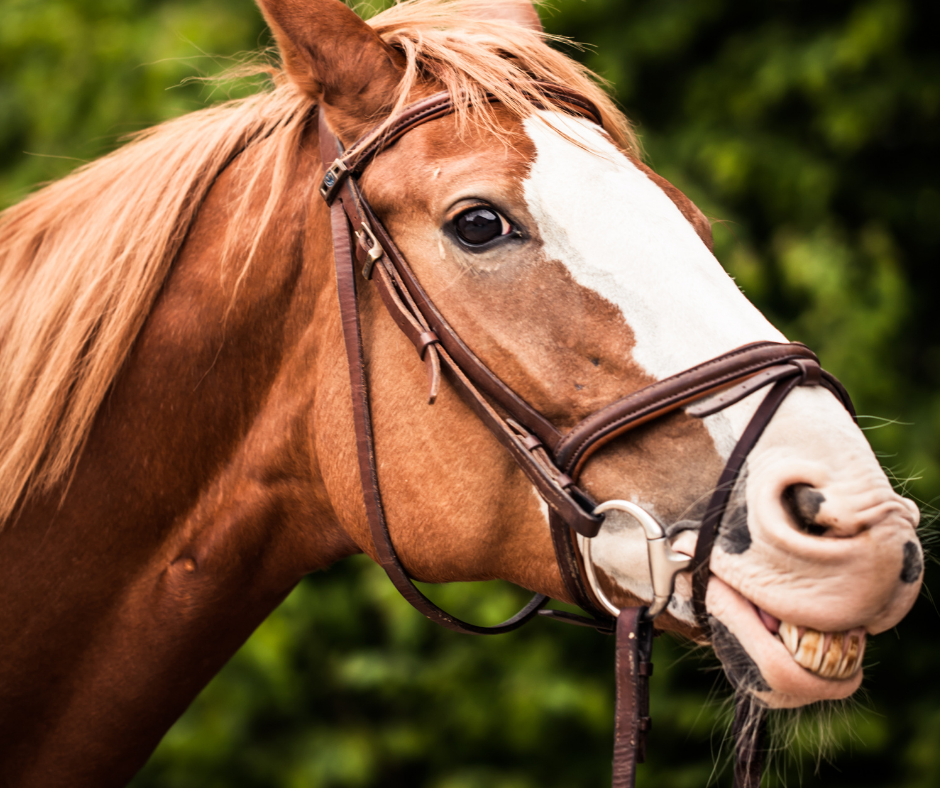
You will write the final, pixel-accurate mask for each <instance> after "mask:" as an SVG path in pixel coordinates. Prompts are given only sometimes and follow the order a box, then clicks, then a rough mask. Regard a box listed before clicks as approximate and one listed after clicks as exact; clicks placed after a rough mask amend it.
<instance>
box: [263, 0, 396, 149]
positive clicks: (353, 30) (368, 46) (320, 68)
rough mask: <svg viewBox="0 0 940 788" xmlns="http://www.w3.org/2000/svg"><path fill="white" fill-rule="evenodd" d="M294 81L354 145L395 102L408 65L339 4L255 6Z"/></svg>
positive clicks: (312, 0)
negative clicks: (272, 36)
mask: <svg viewBox="0 0 940 788" xmlns="http://www.w3.org/2000/svg"><path fill="white" fill-rule="evenodd" d="M257 2H258V5H259V6H260V8H261V12H262V13H263V14H264V18H265V20H266V21H267V23H268V25H269V26H270V27H271V30H272V31H273V33H274V38H275V39H276V40H277V45H278V49H279V50H280V53H281V59H282V60H283V62H284V69H285V71H286V72H287V75H288V76H289V77H290V79H291V81H292V82H294V84H296V85H297V86H298V87H299V88H300V89H301V90H303V91H304V92H305V93H307V95H309V96H311V97H313V98H317V99H319V100H320V101H321V102H322V103H323V104H324V105H325V106H326V107H327V108H328V109H327V112H328V117H329V118H330V121H331V125H332V126H333V127H334V129H335V130H336V131H337V133H338V134H339V135H340V136H341V137H344V138H345V137H348V139H346V140H345V141H346V142H349V141H351V139H355V138H356V137H358V136H359V134H360V133H361V132H363V131H365V130H366V129H368V128H370V127H371V126H372V125H374V123H375V122H376V121H377V120H378V119H379V118H380V117H381V116H382V115H383V110H385V111H387V110H388V108H389V107H390V106H391V104H392V103H393V102H394V100H395V94H396V88H397V86H398V83H399V82H400V81H401V76H402V72H403V69H404V59H403V57H402V56H401V55H400V54H399V53H398V52H396V51H394V50H393V49H392V48H391V47H389V46H388V45H387V44H385V42H384V41H382V39H381V38H379V36H378V35H377V34H376V33H375V31H374V30H373V29H372V28H371V27H369V25H367V24H366V23H365V22H364V21H363V20H362V19H360V18H359V17H358V16H357V15H356V13H355V12H354V11H353V10H352V9H350V8H349V7H348V6H346V5H345V4H344V3H342V2H340V0H257Z"/></svg>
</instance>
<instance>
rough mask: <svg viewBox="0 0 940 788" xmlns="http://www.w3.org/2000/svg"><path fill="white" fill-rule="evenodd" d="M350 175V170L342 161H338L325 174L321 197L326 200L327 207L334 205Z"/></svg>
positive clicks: (321, 182) (321, 183)
mask: <svg viewBox="0 0 940 788" xmlns="http://www.w3.org/2000/svg"><path fill="white" fill-rule="evenodd" d="M348 173H349V168H348V167H347V166H346V162H345V161H343V160H342V159H336V160H335V161H334V162H333V163H332V164H331V165H330V166H329V168H328V169H327V171H326V172H325V173H323V180H322V181H320V196H321V197H322V198H323V199H324V200H326V204H327V205H332V203H333V199H334V198H335V197H336V192H338V191H339V188H340V186H342V185H343V181H344V180H345V178H346V175H347V174H348Z"/></svg>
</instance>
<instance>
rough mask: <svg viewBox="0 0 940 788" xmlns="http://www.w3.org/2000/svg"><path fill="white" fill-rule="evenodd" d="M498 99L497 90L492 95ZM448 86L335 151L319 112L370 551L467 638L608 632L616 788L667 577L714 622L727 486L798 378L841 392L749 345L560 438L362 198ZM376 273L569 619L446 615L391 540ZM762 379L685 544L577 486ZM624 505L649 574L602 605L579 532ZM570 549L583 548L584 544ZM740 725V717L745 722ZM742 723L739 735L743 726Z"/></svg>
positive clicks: (529, 610) (628, 780) (774, 348)
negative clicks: (377, 407) (641, 443)
mask: <svg viewBox="0 0 940 788" xmlns="http://www.w3.org/2000/svg"><path fill="white" fill-rule="evenodd" d="M529 93H530V97H531V98H532V100H533V102H534V103H536V104H537V105H541V106H545V107H546V108H552V109H559V108H563V109H565V110H566V111H569V112H571V113H573V114H576V115H580V116H581V117H584V118H587V119H588V120H591V121H593V122H595V123H597V124H598V125H599V126H601V127H602V128H603V122H602V118H601V115H600V113H599V112H598V110H597V108H596V107H595V106H594V104H593V103H592V102H590V101H589V100H587V99H586V98H584V97H583V96H581V95H579V94H577V93H575V92H573V91H571V90H569V89H567V88H565V87H562V86H560V85H554V84H548V83H542V82H532V83H531V84H530V86H529ZM491 100H492V101H495V99H491ZM455 107H456V104H455V101H454V99H453V97H452V96H451V95H450V94H449V93H438V94H435V95H433V96H430V97H429V98H426V99H424V100H422V101H419V102H417V103H415V104H412V105H410V106H409V107H407V108H406V109H404V110H403V111H402V112H401V113H400V114H399V115H397V116H396V117H395V118H393V119H392V120H391V121H389V122H387V123H384V124H382V126H381V127H379V129H378V130H376V131H373V132H370V133H369V134H366V135H365V136H364V137H362V138H361V139H360V140H359V141H358V142H356V143H354V144H353V146H352V147H351V148H350V149H349V151H346V150H344V148H343V146H342V144H341V142H340V141H339V139H338V138H337V137H336V136H335V135H334V134H333V132H332V131H331V130H330V128H329V126H328V125H327V123H326V119H325V116H324V113H323V110H322V109H320V110H319V140H320V153H321V157H322V159H323V169H324V176H323V180H322V183H321V187H320V193H321V196H322V197H323V199H324V200H325V201H326V203H327V205H329V207H330V222H331V226H332V235H333V253H334V258H335V264H336V283H337V290H338V296H339V306H340V316H341V320H342V327H343V337H344V342H345V347H346V356H347V361H348V365H349V375H350V384H351V389H352V402H353V416H354V421H355V429H356V449H357V455H358V463H359V473H360V477H361V483H362V489H363V495H364V498H365V505H366V512H367V515H368V519H369V526H370V529H371V534H372V539H373V543H374V545H375V549H376V553H377V555H378V559H379V562H380V563H381V565H382V567H383V568H384V569H385V571H386V573H387V574H388V576H389V578H390V579H391V581H392V583H393V584H394V585H395V587H396V588H397V589H398V591H399V592H400V593H401V594H402V596H404V597H405V599H407V600H408V602H410V603H411V604H412V605H413V606H414V607H415V608H417V609H418V610H419V611H420V612H421V613H423V614H424V615H425V616H427V617H428V618H430V619H431V620H432V621H435V622H436V623H438V624H440V625H442V626H445V627H447V628H448V629H453V630H455V631H457V632H463V633H469V634H477V635H482V634H487V635H489V634H499V633H503V632H510V631H512V630H514V629H517V628H518V627H520V626H522V625H523V624H525V623H526V622H527V621H529V620H531V619H532V618H533V617H535V616H536V615H537V614H540V613H541V614H542V615H546V616H549V617H552V618H556V619H560V620H563V621H566V622H568V623H574V624H580V625H583V626H590V627H594V628H596V629H598V630H600V631H604V632H616V636H617V646H616V663H617V668H616V670H617V708H616V717H615V741H614V770H613V786H614V788H632V787H633V785H634V780H635V770H636V764H637V763H642V762H643V760H644V756H645V737H646V731H647V730H648V729H649V727H650V718H649V711H648V706H649V690H648V678H649V676H650V675H651V674H652V663H651V661H650V660H651V652H652V637H653V625H652V620H653V618H654V617H655V616H656V615H658V614H659V613H660V612H662V610H664V609H665V607H666V605H667V604H668V602H669V599H670V598H671V595H672V590H673V584H674V581H675V576H676V574H677V573H678V572H681V571H688V570H691V572H692V586H693V609H694V612H695V617H696V620H697V622H698V624H699V625H700V626H701V627H702V628H703V629H704V631H705V632H706V633H708V632H709V622H708V616H707V612H706V609H705V591H706V588H707V585H708V578H709V568H708V565H709V558H710V555H711V550H712V546H713V545H714V542H715V539H716V537H717V534H718V528H719V525H720V523H721V519H722V516H723V515H724V512H725V508H726V507H727V504H728V500H729V498H730V495H731V491H732V488H733V487H734V484H735V481H736V480H737V478H738V475H739V473H740V471H741V468H742V466H743V464H744V461H745V459H746V458H747V455H748V453H749V452H750V450H751V449H752V448H753V446H754V444H755V443H756V442H757V440H758V438H760V436H761V433H762V432H763V430H764V428H765V427H766V425H767V423H768V422H769V421H770V419H771V418H772V416H773V415H774V413H775V412H776V410H777V408H778V407H779V406H780V404H781V403H782V402H783V400H784V399H785V398H786V396H787V395H788V394H789V393H790V392H791V391H792V390H793V389H794V388H796V387H797V386H819V385H821V386H824V387H825V388H827V389H829V390H830V391H831V392H832V393H833V394H834V395H835V396H836V397H837V398H838V399H839V400H840V401H841V402H842V403H843V405H844V406H845V407H846V408H847V409H848V411H849V412H850V413H851V414H852V415H853V417H854V415H855V412H854V409H853V407H852V403H851V400H850V399H849V396H848V394H847V393H846V391H845V389H844V388H843V387H842V385H841V384H840V383H839V381H838V380H836V379H835V378H834V377H833V376H832V375H830V374H829V373H828V372H826V371H825V370H823V369H821V367H820V365H819V361H818V359H817V358H816V356H815V354H814V353H813V352H812V351H811V350H809V348H807V347H806V346H805V345H802V344H799V343H792V344H784V343H776V342H757V343H753V344H750V345H745V346H743V347H740V348H737V349H735V350H732V351H731V352H729V353H724V354H722V355H720V356H717V357H716V358H713V359H711V360H710V361H706V362H705V363H703V364H699V365H697V366H695V367H692V368H690V369H687V370H685V371H683V372H680V373H678V374H676V375H673V376H671V377H668V378H665V379H663V380H660V381H658V382H656V383H653V384H651V385H649V386H646V387H644V388H641V389H639V390H637V391H633V392H630V393H628V394H626V395H625V396H623V397H621V398H620V399H618V400H616V401H615V402H612V403H610V404H609V405H607V406H606V407H604V408H602V409H600V410H598V411H596V412H594V413H592V414H591V415H590V416H588V417H587V418H585V419H583V420H582V421H581V422H580V423H578V424H577V425H575V427H574V428H572V429H571V430H570V431H568V432H567V433H564V434H563V433H561V432H560V431H559V430H558V429H557V428H556V427H555V426H554V425H553V424H552V423H551V422H550V421H549V420H548V419H546V418H545V417H544V416H543V415H542V414H541V413H539V412H538V411H536V410H535V409H534V408H533V407H532V406H531V405H529V404H528V403H527V402H526V401H525V400H524V399H522V398H521V397H519V396H518V395H517V394H516V393H515V392H514V391H513V390H512V389H510V388H509V387H507V386H506V385H505V384H504V383H503V382H502V381H501V380H500V379H499V378H498V377H497V376H496V375H495V374H494V373H493V372H492V371H491V370H490V369H488V368H487V366H486V365H485V364H484V363H483V362H482V361H481V360H480V359H479V358H478V357H477V356H476V355H475V354H474V353H473V351H472V350H471V349H470V348H469V347H468V346H467V345H466V344H465V343H464V342H463V341H462V340H461V339H460V337H459V336H458V335H457V333H456V332H455V331H454V330H453V329H452V328H451V326H450V325H449V324H448V322H447V320H446V319H445V318H444V316H443V315H442V314H441V313H440V312H439V311H438V309H437V308H436V306H435V305H434V302H433V301H432V300H431V298H430V297H429V296H428V294H427V293H426V292H425V290H424V289H423V288H422V286H421V284H420V282H419V281H418V279H417V277H416V276H415V274H414V272H413V271H412V269H411V267H410V266H409V264H408V262H407V260H406V259H405V257H404V255H403V254H402V253H401V252H400V251H399V249H398V247H397V246H396V244H395V242H394V241H393V240H392V238H391V236H390V235H389V233H388V231H387V230H386V229H385V227H384V226H383V224H382V223H381V221H379V219H378V218H377V217H376V215H375V213H374V212H373V210H372V208H371V207H370V206H369V203H368V202H367V201H366V199H365V197H364V196H363V194H362V192H361V190H360V187H359V184H358V181H357V178H358V176H359V175H361V173H362V172H363V171H364V169H365V168H366V166H367V165H368V164H369V163H370V162H371V161H372V160H373V159H374V158H375V157H376V156H377V155H379V154H380V153H381V152H382V151H383V150H385V149H387V148H388V147H389V146H391V145H393V144H394V143H395V142H396V141H397V140H398V139H399V138H400V137H401V136H402V135H404V134H406V133H407V132H408V131H410V130H411V129H414V128H415V127H417V126H419V125H421V124H423V123H426V122H428V121H431V120H434V119H437V118H441V117H444V116H446V115H449V114H451V113H453V112H454V111H455ZM367 281H371V282H372V283H373V284H374V285H375V286H376V287H377V288H378V292H379V295H380V297H381V299H382V301H383V303H384V304H385V306H386V308H387V309H388V311H389V314H390V315H391V317H392V319H393V320H394V321H395V323H396V324H397V325H398V327H399V328H400V329H401V330H402V332H403V333H404V334H405V335H406V336H407V337H408V339H409V340H410V341H411V342H412V344H413V345H414V346H415V349H416V350H417V352H418V355H419V356H420V358H421V359H422V360H423V361H424V363H425V365H426V367H427V374H428V383H429V398H428V399H429V403H433V402H434V399H435V397H436V396H437V393H438V391H439V388H440V381H441V370H442V369H444V370H446V374H447V378H448V380H449V381H450V383H451V385H453V386H454V387H455V388H456V389H457V391H458V392H459V393H460V394H461V396H462V398H463V400H464V402H466V404H467V405H469V406H470V408H471V409H472V410H473V412H474V413H475V414H476V415H477V417H478V418H479V419H480V420H481V421H482V422H483V423H484V424H485V425H486V426H487V427H488V428H489V430H490V432H491V433H492V434H493V436H494V437H495V438H496V439H497V440H498V441H499V442H500V443H501V444H502V445H503V447H504V448H505V449H506V450H507V451H508V452H509V454H510V455H511V456H512V458H513V459H514V460H515V462H516V463H517V464H518V466H519V467H520V468H521V469H522V471H523V472H524V473H525V474H526V476H527V477H528V478H529V480H530V481H531V482H532V484H533V485H535V487H536V489H537V491H538V493H539V495H540V496H541V497H542V498H543V499H544V501H545V502H546V503H547V504H548V508H549V522H550V526H551V534H552V542H553V546H554V550H555V556H556V560H557V562H558V566H559V569H560V570H561V575H562V578H563V580H564V583H565V587H566V589H567V591H568V593H569V595H570V596H571V598H572V599H574V600H575V601H576V602H577V603H578V605H579V606H580V607H581V608H582V609H583V610H585V611H587V612H588V613H589V614H590V617H588V616H578V615H574V614H572V613H566V612H563V611H558V610H545V609H543V608H544V607H545V605H546V604H547V603H548V602H549V598H548V597H547V596H545V595H543V594H535V595H534V596H533V597H532V599H531V600H530V601H529V603H528V604H527V605H526V606H525V607H524V608H523V609H522V610H520V611H519V612H518V613H517V614H516V615H514V616H513V617H512V618H510V619H508V620H506V621H504V622H503V623H501V624H498V625H496V626H492V627H483V626H478V625H476V624H471V623H468V622H465V621H461V620H460V619H457V618H455V617H454V616H452V615H451V614H450V613H448V612H446V611H444V610H442V609H441V608H440V607H438V606H437V605H435V604H434V603H433V602H432V601H431V600H430V599H428V598H427V597H426V596H425V595H424V594H422V593H421V591H420V590H419V589H418V588H417V587H416V586H415V585H414V583H413V582H412V580H411V578H410V577H409V576H408V573H407V571H406V570H405V568H404V566H403V565H402V563H401V560H400V559H399V557H398V555H397V553H396V551H395V548H394V546H393V544H392V540H391V536H390V533H389V530H388V524H387V522H386V519H385V513H384V508H383V505H382V496H381V493H380V489H379V480H378V474H377V471H376V458H375V446H374V441H373V431H372V419H371V413H370V404H369V389H368V381H367V378H366V372H365V365H364V361H363V342H362V327H361V322H360V317H359V308H358V298H357V290H358V288H359V287H360V286H366V285H365V283H366V282H367ZM765 387H769V388H770V390H769V392H768V393H767V395H766V396H765V397H764V400H763V401H762V403H761V404H760V406H759V407H758V408H757V410H756V411H755V413H754V415H753V417H752V418H751V421H750V422H749V423H748V425H747V427H746V428H745V430H744V432H743V434H742V435H741V438H740V439H739V440H738V442H737V444H736V445H735V447H734V449H733V450H732V452H731V455H730V457H729V459H728V461H727V464H726V466H725V468H724V471H723V472H722V474H721V477H720V478H719V480H718V483H717V486H716V488H715V492H714V493H713V495H712V497H711V500H710V501H709V503H708V506H707V508H706V513H705V517H704V520H703V522H702V526H701V529H700V531H699V536H698V542H697V545H696V549H695V555H694V556H692V557H691V559H690V558H689V557H688V556H683V555H680V554H678V553H675V552H673V551H672V549H671V547H670V546H669V543H668V541H667V540H666V538H665V536H666V535H665V530H664V529H663V527H662V525H661V524H660V523H659V522H658V521H657V520H656V519H655V518H654V517H653V516H652V515H651V514H649V513H648V512H646V511H645V510H643V509H641V508H640V507H638V506H637V505H636V504H633V503H631V502H629V501H617V500H614V501H607V502H605V503H603V504H601V505H600V506H598V505H597V504H596V503H595V502H594V501H593V500H592V499H591V497H590V496H589V495H588V494H587V493H585V492H584V491H583V490H581V489H580V488H579V487H578V485H577V481H578V478H579V476H580V474H581V471H582V470H583V468H584V465H585V464H586V463H587V462H588V461H589V460H590V458H591V455H592V454H593V453H594V452H596V451H597V450H598V449H599V448H601V447H602V446H604V445H605V444H607V443H609V442H610V441H612V440H613V439H615V438H617V437H619V436H621V435H623V434H624V433H626V432H628V431H629V430H631V429H634V428H636V427H638V426H640V425H641V424H645V423H647V422H649V421H652V420H654V419H659V418H661V417H663V416H665V415H667V414H669V413H673V412H675V411H677V410H679V409H681V408H685V412H686V413H687V414H689V415H691V416H693V417H698V418H704V417H705V416H708V415H711V414H712V413H717V412H718V411H720V410H722V409H724V408H726V407H728V406H730V405H733V404H734V403H736V402H738V401H740V400H741V399H743V398H744V397H746V396H748V395H749V394H751V393H753V392H755V391H757V390H759V389H762V388H765ZM612 509H618V510H622V511H626V512H628V513H629V514H631V515H632V516H633V517H634V518H636V519H637V520H638V521H639V522H640V524H641V525H642V526H643V528H644V530H645V532H646V536H647V540H648V541H647V544H648V549H649V561H650V573H651V577H652V582H653V591H654V600H653V602H652V604H651V605H650V606H649V607H647V606H640V607H628V608H624V609H623V610H619V609H618V608H617V607H616V606H615V605H613V604H612V603H611V602H610V601H609V600H607V598H606V596H605V595H604V593H603V591H602V590H601V588H600V585H599V584H598V583H597V581H596V577H595V575H594V568H593V564H592V562H591V560H590V540H591V538H593V537H594V536H596V535H597V533H598V531H599V530H600V527H601V525H602V523H603V521H604V512H606V511H610V510H612ZM579 546H580V550H579ZM762 713H763V712H762V709H760V708H759V706H758V705H757V703H756V702H755V701H752V700H749V699H748V698H747V697H746V696H745V693H741V694H739V698H738V703H737V707H736V714H735V725H734V731H735V736H736V740H737V742H736V763H735V777H734V785H735V787H736V788H758V786H759V785H760V775H761V751H760V746H759V745H760V742H759V735H755V733H754V730H755V726H754V724H753V723H754V720H755V719H756V720H757V721H758V722H757V726H756V730H757V732H758V734H759V732H760V729H761V727H762V725H763V720H762ZM749 720H750V722H749ZM746 729H747V730H746Z"/></svg>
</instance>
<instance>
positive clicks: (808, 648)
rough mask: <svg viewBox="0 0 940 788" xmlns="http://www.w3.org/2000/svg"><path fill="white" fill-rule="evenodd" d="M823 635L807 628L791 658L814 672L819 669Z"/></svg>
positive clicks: (821, 657)
mask: <svg viewBox="0 0 940 788" xmlns="http://www.w3.org/2000/svg"><path fill="white" fill-rule="evenodd" d="M824 641H825V635H823V633H822V632H817V631H816V630H815V629H807V630H806V634H805V635H803V639H802V640H800V647H799V648H798V649H797V650H796V654H794V655H793V658H794V659H795V660H796V661H797V662H799V663H800V664H801V665H802V666H803V667H804V668H806V669H807V670H811V671H813V673H816V672H818V671H819V667H820V665H822V661H823V656H824V653H823V645H824Z"/></svg>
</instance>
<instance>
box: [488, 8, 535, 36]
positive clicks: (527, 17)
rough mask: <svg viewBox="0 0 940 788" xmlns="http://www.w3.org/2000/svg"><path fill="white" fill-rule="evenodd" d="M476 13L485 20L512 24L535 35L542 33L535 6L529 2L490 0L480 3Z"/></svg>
mask: <svg viewBox="0 0 940 788" xmlns="http://www.w3.org/2000/svg"><path fill="white" fill-rule="evenodd" d="M478 13H479V15H480V16H482V17H484V18H486V19H496V20H499V21H501V22H514V23H515V24H517V25H519V26H520V27H528V28H529V29H531V30H534V31H535V32H536V33H541V32H542V20H541V19H539V14H538V11H536V10H535V4H534V3H532V2H530V0H492V2H484V3H481V4H480V6H479V12H478Z"/></svg>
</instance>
